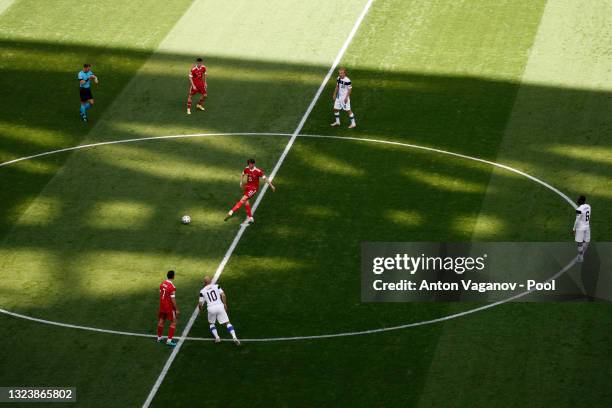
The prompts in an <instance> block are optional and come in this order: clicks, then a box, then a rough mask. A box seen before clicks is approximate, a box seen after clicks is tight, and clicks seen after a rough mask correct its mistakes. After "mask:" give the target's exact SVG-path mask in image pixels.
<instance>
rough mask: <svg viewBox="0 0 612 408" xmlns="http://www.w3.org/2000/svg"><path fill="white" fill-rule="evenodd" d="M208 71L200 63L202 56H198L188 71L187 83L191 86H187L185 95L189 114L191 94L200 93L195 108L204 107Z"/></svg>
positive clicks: (200, 108)
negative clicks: (187, 90)
mask: <svg viewBox="0 0 612 408" xmlns="http://www.w3.org/2000/svg"><path fill="white" fill-rule="evenodd" d="M207 76H208V73H207V72H206V66H205V65H203V64H202V58H198V59H197V60H196V64H195V65H194V66H193V68H191V71H189V83H190V84H191V86H190V87H189V94H188V95H187V114H188V115H191V99H192V98H193V95H195V94H198V93H199V94H200V100H199V101H198V104H197V105H196V109H198V110H201V111H203V110H205V109H204V101H205V100H206V96H207V93H206V77H207Z"/></svg>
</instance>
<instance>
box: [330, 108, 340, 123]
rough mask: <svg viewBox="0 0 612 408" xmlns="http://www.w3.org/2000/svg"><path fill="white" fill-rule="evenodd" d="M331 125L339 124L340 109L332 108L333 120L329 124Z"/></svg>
mask: <svg viewBox="0 0 612 408" xmlns="http://www.w3.org/2000/svg"><path fill="white" fill-rule="evenodd" d="M331 126H332V127H335V126H340V110H339V109H334V121H333V122H332V124H331Z"/></svg>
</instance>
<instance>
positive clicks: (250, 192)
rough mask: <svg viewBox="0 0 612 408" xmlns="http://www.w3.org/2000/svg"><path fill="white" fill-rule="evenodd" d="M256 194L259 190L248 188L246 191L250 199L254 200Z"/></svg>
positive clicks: (245, 193)
mask: <svg viewBox="0 0 612 408" xmlns="http://www.w3.org/2000/svg"><path fill="white" fill-rule="evenodd" d="M255 194H257V189H256V188H251V187H247V188H246V189H245V190H244V195H245V196H247V197H248V198H253V196H255Z"/></svg>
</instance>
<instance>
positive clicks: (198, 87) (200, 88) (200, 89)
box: [189, 84, 206, 96]
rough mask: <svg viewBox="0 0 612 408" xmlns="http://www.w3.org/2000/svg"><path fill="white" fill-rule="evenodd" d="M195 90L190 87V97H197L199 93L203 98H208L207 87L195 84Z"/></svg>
mask: <svg viewBox="0 0 612 408" xmlns="http://www.w3.org/2000/svg"><path fill="white" fill-rule="evenodd" d="M195 86H196V87H195V88H194V87H192V86H190V87H189V95H195V94H197V93H199V94H202V96H206V85H200V84H195Z"/></svg>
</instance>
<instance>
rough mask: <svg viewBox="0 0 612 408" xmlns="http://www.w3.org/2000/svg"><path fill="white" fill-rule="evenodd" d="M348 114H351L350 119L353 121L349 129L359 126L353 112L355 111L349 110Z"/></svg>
mask: <svg viewBox="0 0 612 408" xmlns="http://www.w3.org/2000/svg"><path fill="white" fill-rule="evenodd" d="M348 115H349V120H350V121H351V124H350V125H349V129H354V128H356V127H357V123H355V114H354V113H353V111H351V110H350V111H348Z"/></svg>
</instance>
